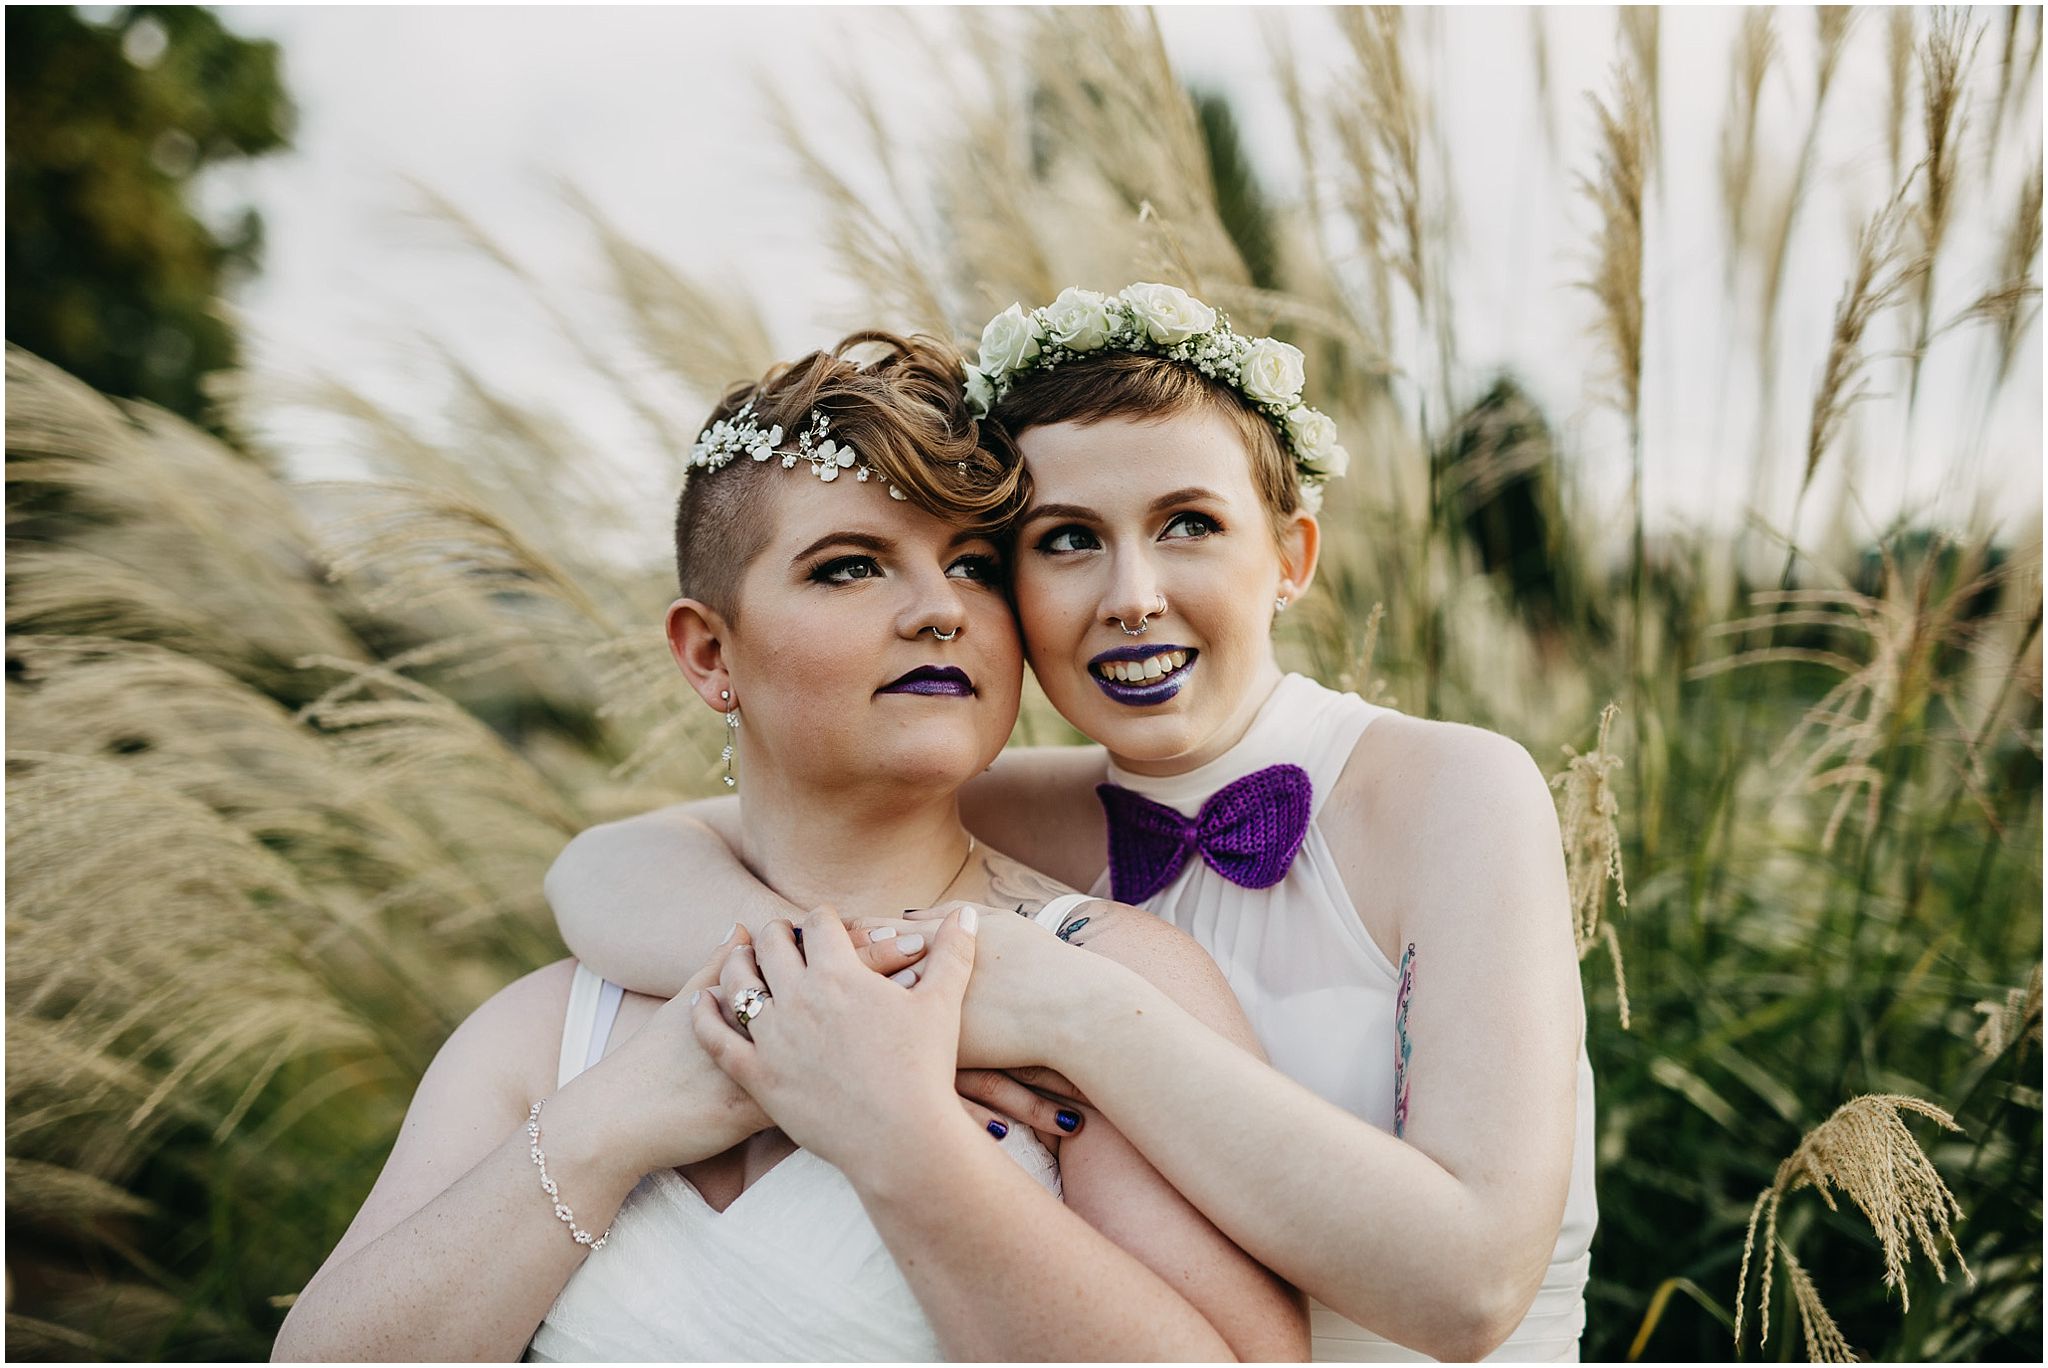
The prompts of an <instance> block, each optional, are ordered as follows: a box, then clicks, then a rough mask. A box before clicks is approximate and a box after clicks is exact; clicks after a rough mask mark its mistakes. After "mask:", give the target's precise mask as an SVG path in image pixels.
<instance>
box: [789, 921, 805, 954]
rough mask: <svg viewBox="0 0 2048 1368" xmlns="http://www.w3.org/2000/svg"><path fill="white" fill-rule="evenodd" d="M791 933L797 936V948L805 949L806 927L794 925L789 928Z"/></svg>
mask: <svg viewBox="0 0 2048 1368" xmlns="http://www.w3.org/2000/svg"><path fill="white" fill-rule="evenodd" d="M789 934H790V935H792V936H794V937H796V948H797V949H799V950H801V949H803V948H804V929H803V928H802V927H801V926H792V927H791V928H789Z"/></svg>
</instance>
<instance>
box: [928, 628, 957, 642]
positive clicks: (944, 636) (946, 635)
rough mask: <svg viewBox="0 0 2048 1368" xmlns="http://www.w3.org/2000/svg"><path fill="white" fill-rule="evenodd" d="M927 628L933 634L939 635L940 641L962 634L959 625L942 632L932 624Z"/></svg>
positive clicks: (949, 639)
mask: <svg viewBox="0 0 2048 1368" xmlns="http://www.w3.org/2000/svg"><path fill="white" fill-rule="evenodd" d="M925 630H926V631H927V632H930V633H931V634H932V635H933V636H935V637H937V638H938V639H939V640H940V641H951V640H952V639H953V638H954V637H956V636H959V635H960V629H959V628H958V627H955V628H954V629H953V630H952V631H950V632H942V631H940V630H939V629H938V628H936V627H932V626H927V627H926V628H925Z"/></svg>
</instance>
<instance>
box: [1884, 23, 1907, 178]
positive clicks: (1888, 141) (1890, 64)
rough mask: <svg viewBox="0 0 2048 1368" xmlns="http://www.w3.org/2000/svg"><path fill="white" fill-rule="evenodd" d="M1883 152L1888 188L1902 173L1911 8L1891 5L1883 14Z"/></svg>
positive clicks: (1904, 166) (1904, 152) (1903, 173)
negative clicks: (1889, 176) (1889, 171)
mask: <svg viewBox="0 0 2048 1368" xmlns="http://www.w3.org/2000/svg"><path fill="white" fill-rule="evenodd" d="M1884 43H1885V63H1884V69H1885V91H1886V99H1885V126H1884V137H1885V151H1886V153H1887V154H1888V155H1889V157H1890V158H1891V168H1892V184H1894V185H1896V184H1898V183H1899V181H1900V180H1901V179H1902V178H1903V177H1904V175H1905V170H1906V111H1907V108H1908V107H1909V106H1910V105H1911V104H1912V100H1913V7H1912V6H1911V5H1894V6H1892V7H1891V8H1889V9H1887V10H1886V11H1885V25H1884Z"/></svg>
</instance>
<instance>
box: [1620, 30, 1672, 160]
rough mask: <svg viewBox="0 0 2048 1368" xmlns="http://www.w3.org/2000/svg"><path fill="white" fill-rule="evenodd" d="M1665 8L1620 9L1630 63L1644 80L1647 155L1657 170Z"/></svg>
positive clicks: (1624, 43)
mask: <svg viewBox="0 0 2048 1368" xmlns="http://www.w3.org/2000/svg"><path fill="white" fill-rule="evenodd" d="M1662 14H1663V11H1662V10H1661V9H1660V8H1659V7H1658V6H1656V5H1623V6H1622V7H1621V10H1620V24H1621V38H1622V43H1623V45H1624V46H1625V47H1626V48H1627V49H1628V55H1629V62H1630V65H1631V66H1633V67H1634V69H1635V73H1636V78H1637V80H1638V81H1639V82H1640V84H1641V88H1642V94H1643V109H1644V113H1645V116H1646V122H1647V123H1648V125H1649V132H1648V134H1647V136H1646V137H1645V138H1644V159H1645V160H1646V161H1647V162H1648V164H1649V166H1650V168H1651V174H1652V175H1654V174H1655V173H1656V166H1657V160H1658V157H1657V149H1658V148H1659V147H1661V146H1662V145H1663V141H1664V136H1663V120H1662V118H1661V117H1660V115H1659V110H1660V109H1661V108H1662V106H1663V103H1664V102H1663V99H1662V89H1663V81H1662V76H1663V68H1662V64H1661V62H1660V61H1659V49H1660V47H1661V44H1662V37H1663V25H1662V23H1661V16H1662Z"/></svg>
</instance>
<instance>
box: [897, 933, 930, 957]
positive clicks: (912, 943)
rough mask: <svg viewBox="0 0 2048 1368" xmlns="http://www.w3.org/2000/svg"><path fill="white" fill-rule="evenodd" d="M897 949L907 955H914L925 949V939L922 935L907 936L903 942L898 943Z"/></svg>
mask: <svg viewBox="0 0 2048 1368" xmlns="http://www.w3.org/2000/svg"><path fill="white" fill-rule="evenodd" d="M896 948H897V949H898V950H901V951H902V952H903V953H904V954H906V955H914V954H916V953H917V952H918V951H920V950H922V949H924V937H923V936H922V935H919V934H916V933H912V934H911V935H908V936H905V937H904V938H903V939H902V940H900V941H897V942H896Z"/></svg>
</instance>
